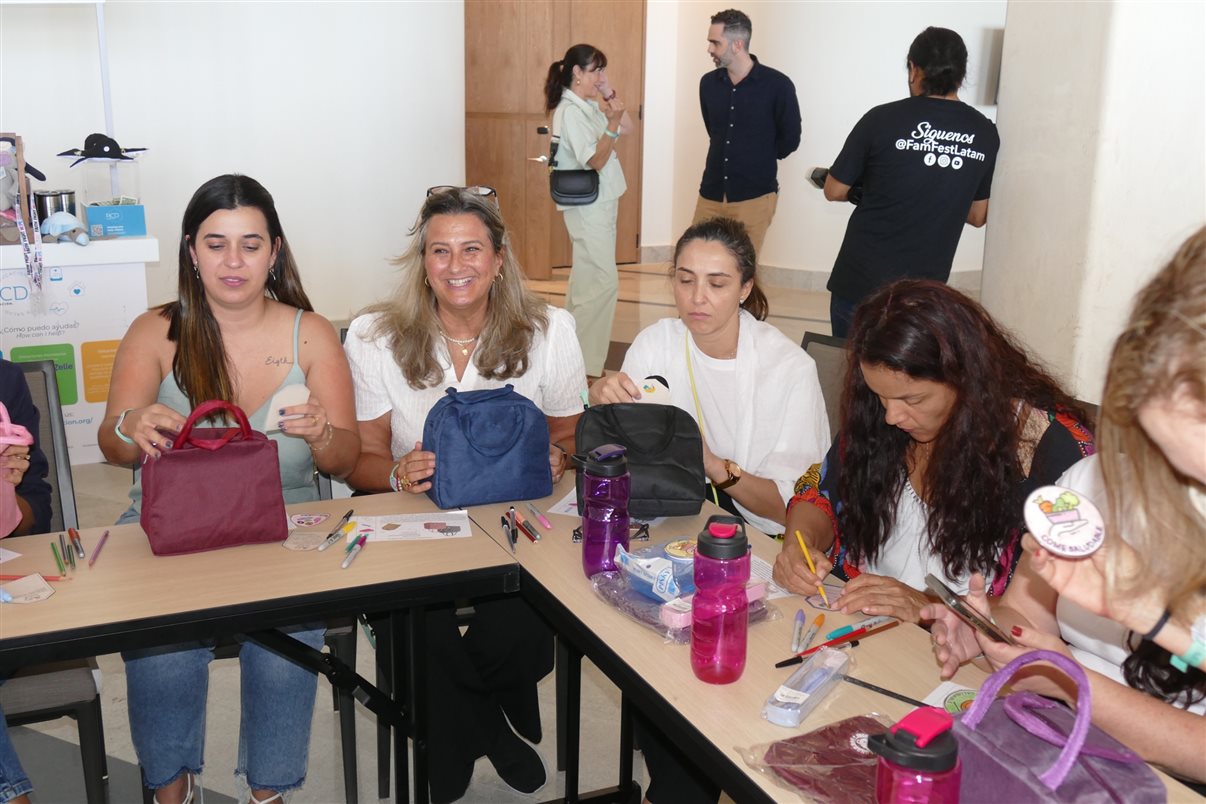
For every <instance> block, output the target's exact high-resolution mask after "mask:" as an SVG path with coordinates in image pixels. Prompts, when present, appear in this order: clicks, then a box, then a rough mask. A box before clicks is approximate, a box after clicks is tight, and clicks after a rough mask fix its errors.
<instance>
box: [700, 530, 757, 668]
mask: <svg viewBox="0 0 1206 804" xmlns="http://www.w3.org/2000/svg"><path fill="white" fill-rule="evenodd" d="M749 581H750V545H749V542H748V541H747V540H746V538H745V523H743V522H742V521H741V520H740V519H738V518H737V517H735V516H721V515H717V516H711V517H708V523H707V525H705V526H704V529H703V531H702V532H701V533H700V534H699V540H698V543H697V545H696V548H695V597H694V598H693V599H692V601H691V669H692V670H694V671H695V677H696V678H698V679H700V680H701V681H706V682H708V683H709V684H729V683H732V682H734V681H736V680H737V679H739V678H741V673H742V672H743V671H744V670H745V646H746V632H747V631H748V629H749V602H748V601H747V599H746V596H745V587H746V585H747V584H748V583H749Z"/></svg>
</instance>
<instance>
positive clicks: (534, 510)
mask: <svg viewBox="0 0 1206 804" xmlns="http://www.w3.org/2000/svg"><path fill="white" fill-rule="evenodd" d="M526 505H527V506H528V510H529V511H531V512H532V516H534V517H536V521H537V522H539V523H540V524H541V525H544V526H545V527H546V528H548V529H549V530H552V529H553V523H552V522H549V518H548V517H547V516H545V515H544V514H543V513H541V511H540V509H539V508H537V507H536V506H534V505H532V504H531V503H526Z"/></svg>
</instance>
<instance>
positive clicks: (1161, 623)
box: [1143, 609, 1172, 642]
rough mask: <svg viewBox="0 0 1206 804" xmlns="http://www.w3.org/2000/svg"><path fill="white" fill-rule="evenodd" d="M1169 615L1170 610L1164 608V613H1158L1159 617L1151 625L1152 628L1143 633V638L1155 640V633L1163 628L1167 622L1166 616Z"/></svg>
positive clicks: (1170, 613)
mask: <svg viewBox="0 0 1206 804" xmlns="http://www.w3.org/2000/svg"><path fill="white" fill-rule="evenodd" d="M1171 615H1172V612H1170V611H1169V610H1168V609H1165V610H1164V613H1163V614H1161V615H1160V619H1158V620H1156V624H1155V625H1153V626H1152V630H1150V631H1148V632H1147V633H1146V634H1144V635H1143V638H1144V639H1146V640H1147V641H1148V642H1155V641H1156V635H1157V634H1159V633H1160V631H1162V630H1163V629H1164V626H1165V624H1166V623H1167V622H1168V618H1169V617H1170V616H1171Z"/></svg>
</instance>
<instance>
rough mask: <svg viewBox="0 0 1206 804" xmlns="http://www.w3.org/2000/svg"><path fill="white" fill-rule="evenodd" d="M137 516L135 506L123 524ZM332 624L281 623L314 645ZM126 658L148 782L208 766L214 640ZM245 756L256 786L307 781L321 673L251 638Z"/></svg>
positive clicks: (133, 726)
mask: <svg viewBox="0 0 1206 804" xmlns="http://www.w3.org/2000/svg"><path fill="white" fill-rule="evenodd" d="M137 521H138V512H137V511H136V510H134V508H133V507H131V508H130V509H129V510H127V511H126V512H125V513H124V514H122V515H121V517H120V518H119V519H118V520H117V524H118V525H124V524H127V523H129V522H137ZM325 630H326V629H325V628H323V627H322V626H318V627H315V625H314V624H313V623H310V624H307V625H300V626H294V627H292V628H282V629H281V631H283V632H284V633H286V634H288V635H289V636H291V637H293V638H294V639H296V640H297V641H298V642H301V643H303V644H305V645H309V646H310V647H312V648H314V649H315V650H318V649H321V648H322V641H323V634H324V633H325ZM121 656H122V659H124V660H125V662H126V682H127V690H126V693H127V698H128V708H129V713H130V736H131V737H132V738H133V740H134V750H135V751H136V752H137V753H138V764H139V765H141V766H142V771H143V775H144V777H145V780H146V785H147V787H149V788H151V789H157V788H160V787H165V786H167V785H169V784H171V783H172V782H173V781H175V780H176V779H177V778H179V776H180V774H182V773H184V772H185V771H189V772H191V773H194V774H198V773H200V772H201V766H202V765H203V764H204V757H203V753H204V747H205V702H206V698H207V695H208V692H209V662H210V660H211V659H213V657H214V654H213V643H212V642H210V643H201V642H189V643H184V644H179V645H169V646H167V647H159V648H150V649H146V650H132V651H125V652H123V653H122V655H121ZM239 670H240V676H239V690H240V697H241V699H242V715H241V717H240V720H239V764H238V767H237V768H236V769H235V773H236V774H238V775H239V776H242V777H244V778H245V779H246V780H247V784H248V785H249V786H250V787H251V788H252V789H253V790H257V789H258V790H272V791H274V792H279V793H283V792H285V791H286V790H292V789H293V788H296V787H301V785H302V783H303V782H305V781H306V758H307V756H308V755H309V753H310V720H311V718H312V716H313V714H314V695H315V693H316V691H317V687H318V676H316V675H315V674H314V673H311V672H310V671H309V670H306V669H304V668H302V667H299V666H298V665H296V664H294V663H293V662H291V661H289V660H288V659H285V658H282V657H281V656H278V655H277V654H275V653H273V652H272V651H269V650H266V649H264V648H261V647H260V646H259V645H256V644H255V643H252V642H244V643H243V645H242V647H241V648H240V649H239Z"/></svg>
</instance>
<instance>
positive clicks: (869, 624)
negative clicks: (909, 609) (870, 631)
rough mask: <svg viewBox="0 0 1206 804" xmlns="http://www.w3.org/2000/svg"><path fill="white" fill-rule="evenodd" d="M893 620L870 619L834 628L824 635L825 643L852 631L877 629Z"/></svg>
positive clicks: (884, 618) (883, 618) (889, 618)
mask: <svg viewBox="0 0 1206 804" xmlns="http://www.w3.org/2000/svg"><path fill="white" fill-rule="evenodd" d="M894 619H895V618H894V617H885V616H880V617H871V618H869V619H866V620H863V621H862V622H857V623H854V624H852V625H843V626H842V627H841V628H836V629H834V630H833V631H830V632H829V633H828V634H826V635H825V641H826V642H828V641H829V640H831V639H837V638H838V637H843V636H846V634H849V633H850V632H852V631H857V630H858V629H860V628H878V627H879V626H881V625H884V624H886V623H890V622H892V620H894Z"/></svg>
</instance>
